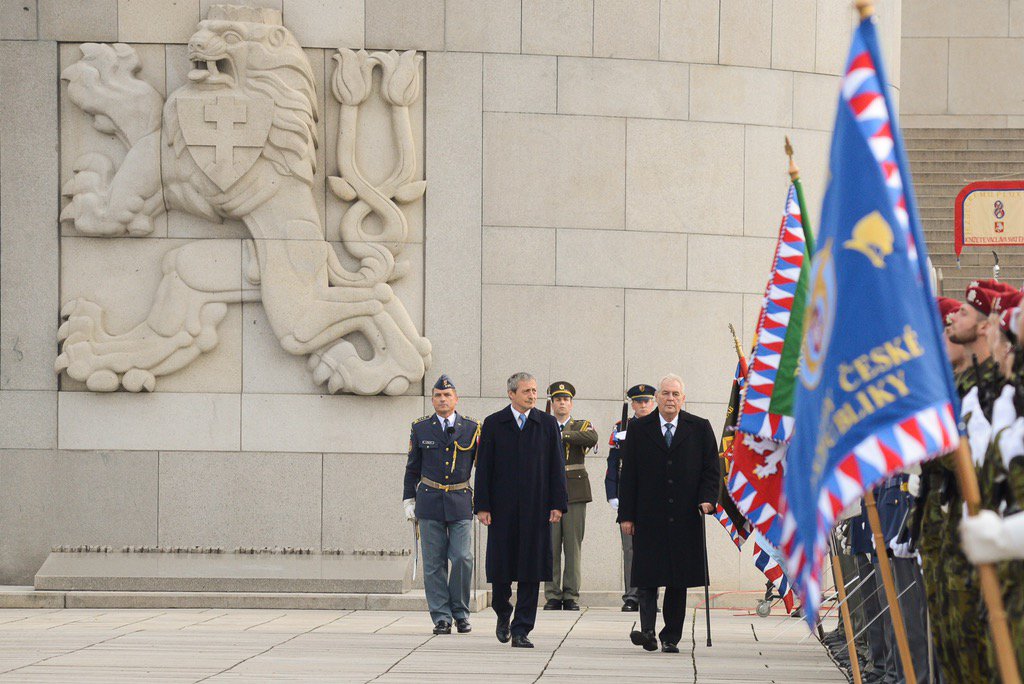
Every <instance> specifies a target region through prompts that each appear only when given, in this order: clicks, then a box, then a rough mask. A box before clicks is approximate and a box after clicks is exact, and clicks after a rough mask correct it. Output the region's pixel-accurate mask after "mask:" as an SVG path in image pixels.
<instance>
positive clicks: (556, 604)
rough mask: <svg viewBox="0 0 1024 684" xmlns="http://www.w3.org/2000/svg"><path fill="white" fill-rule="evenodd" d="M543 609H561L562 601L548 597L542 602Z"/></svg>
mask: <svg viewBox="0 0 1024 684" xmlns="http://www.w3.org/2000/svg"><path fill="white" fill-rule="evenodd" d="M544 610H562V602H561V601H559V600H558V599H548V601H547V602H546V603H545V604H544Z"/></svg>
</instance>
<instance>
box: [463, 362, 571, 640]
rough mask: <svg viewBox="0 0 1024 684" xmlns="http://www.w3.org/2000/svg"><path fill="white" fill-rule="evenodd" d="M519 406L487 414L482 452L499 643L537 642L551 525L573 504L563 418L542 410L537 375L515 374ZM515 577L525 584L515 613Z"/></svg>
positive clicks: (479, 500)
mask: <svg viewBox="0 0 1024 684" xmlns="http://www.w3.org/2000/svg"><path fill="white" fill-rule="evenodd" d="M508 398H509V400H510V401H511V405H509V406H507V407H505V408H503V409H502V410H500V411H498V412H497V413H492V414H491V415H489V416H487V418H485V419H484V422H483V427H482V428H481V431H480V446H479V448H478V450H477V463H476V487H475V502H474V508H475V510H476V514H477V517H478V518H479V519H480V522H481V523H483V524H484V525H487V526H488V530H487V563H486V568H487V581H488V582H490V583H491V595H492V598H491V605H492V607H493V608H494V612H495V613H497V615H498V626H497V629H496V630H495V633H496V634H497V636H498V641H500V642H502V643H505V642H507V641H508V640H509V638H511V639H512V646H513V647H515V648H533V644H532V643H530V640H529V639H528V638H527V635H528V634H529V633H530V630H532V629H533V625H534V622H535V621H536V619H537V595H538V591H539V589H540V583H541V582H545V581H549V580H550V579H551V576H552V568H551V566H552V560H551V558H552V556H551V523H553V522H558V521H559V520H561V518H562V514H563V513H565V511H566V510H568V507H569V504H568V499H567V496H566V485H565V462H564V460H563V458H562V449H561V443H560V440H559V434H558V421H556V420H555V418H554V416H551V415H548V414H547V413H543V412H541V411H538V410H537V409H536V408H535V407H536V404H537V381H536V379H534V377H533V376H532V375H530V374H529V373H516V374H515V375H513V376H512V377H510V378H509V379H508ZM512 582H517V583H518V587H517V591H516V606H515V619H514V620H512V621H511V625H510V624H509V620H510V619H511V618H512V604H511V602H510V599H511V597H512Z"/></svg>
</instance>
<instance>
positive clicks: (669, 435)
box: [665, 423, 672, 446]
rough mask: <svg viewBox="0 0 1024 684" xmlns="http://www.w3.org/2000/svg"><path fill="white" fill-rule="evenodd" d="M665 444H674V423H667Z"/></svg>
mask: <svg viewBox="0 0 1024 684" xmlns="http://www.w3.org/2000/svg"><path fill="white" fill-rule="evenodd" d="M665 444H667V445H668V446H672V423H665Z"/></svg>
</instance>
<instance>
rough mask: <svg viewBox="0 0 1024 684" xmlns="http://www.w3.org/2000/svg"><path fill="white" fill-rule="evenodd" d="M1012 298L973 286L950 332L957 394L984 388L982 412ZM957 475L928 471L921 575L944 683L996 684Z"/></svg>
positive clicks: (944, 468) (997, 287)
mask: <svg viewBox="0 0 1024 684" xmlns="http://www.w3.org/2000/svg"><path fill="white" fill-rule="evenodd" d="M1005 294H1006V292H1005V287H1004V286H1003V285H1002V284H1000V283H998V282H996V281H993V280H983V281H974V282H972V283H971V284H970V285H969V286H968V287H967V292H966V304H964V305H963V306H961V307H960V308H959V309H958V310H957V311H956V312H955V313H954V314H953V315H952V317H951V321H950V324H949V327H948V330H947V334H948V337H949V340H950V342H953V343H954V344H960V345H963V346H964V348H965V350H966V352H967V355H968V356H967V358H969V359H970V364H969V365H968V367H967V369H966V370H964V371H962V372H960V373H959V374H958V375H957V388H958V390H959V392H960V394H961V396H964V395H965V394H966V393H967V392H968V391H969V390H970V389H971V388H973V387H975V386H977V387H978V388H979V390H980V391H981V397H982V399H983V401H982V402H981V405H982V406H985V405H986V404H987V403H989V402H990V401H991V400H990V399H989V398H988V397H989V396H990V395H991V393H992V391H993V389H994V388H995V385H996V380H997V367H996V364H995V362H994V361H993V360H992V357H991V352H990V350H989V346H988V339H987V335H988V330H989V327H990V325H991V324H990V322H989V319H988V317H989V315H990V314H991V313H992V312H993V311H994V310H995V309H996V308H997V307H998V305H999V300H1000V299H1001V298H1002V297H1003V296H1004V295H1005ZM954 470H955V467H954V461H953V458H952V457H951V456H945V457H943V458H941V459H937V460H935V461H932V462H930V463H929V464H928V467H927V469H926V470H925V488H926V490H927V493H926V494H925V496H924V499H925V501H924V505H925V508H924V512H923V516H922V518H923V519H922V532H921V542H920V550H921V556H922V573H923V575H924V579H925V587H926V593H927V594H928V598H929V609H930V611H929V612H930V615H931V616H932V625H933V631H934V637H935V643H936V654H937V656H938V660H939V666H940V669H941V670H942V674H943V678H944V680H945V681H946V682H948V683H949V684H953V683H954V682H956V683H957V684H959V683H961V682H963V683H965V684H967V683H972V682H989V681H994V678H995V673H994V671H993V670H992V667H991V664H990V663H991V659H990V657H989V646H988V643H989V636H988V627H987V623H986V620H985V616H984V612H983V610H982V606H981V589H980V585H979V582H978V573H977V570H976V569H975V567H974V566H973V565H972V564H971V563H970V562H969V561H968V560H967V558H966V556H964V554H963V552H962V551H961V549H960V544H959V538H958V533H957V526H958V525H959V522H960V518H961V517H962V514H963V497H962V496H961V494H960V492H959V489H958V487H957V485H956V478H955V475H954ZM936 489H937V490H938V493H937V495H936V493H935V490H936Z"/></svg>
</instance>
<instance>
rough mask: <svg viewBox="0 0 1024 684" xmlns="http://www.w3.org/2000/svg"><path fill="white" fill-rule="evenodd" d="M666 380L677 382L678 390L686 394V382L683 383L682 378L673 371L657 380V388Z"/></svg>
mask: <svg viewBox="0 0 1024 684" xmlns="http://www.w3.org/2000/svg"><path fill="white" fill-rule="evenodd" d="M666 382H678V383H679V391H680V392H682V393H683V394H686V383H684V382H683V379H682V378H681V377H679V376H678V375H676V374H675V373H668V374H667V375H665V376H663V377H662V378H661V380H659V381H658V389H659V390H660V389H661V388H662V387H663V386H664V385H665V383H666Z"/></svg>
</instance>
